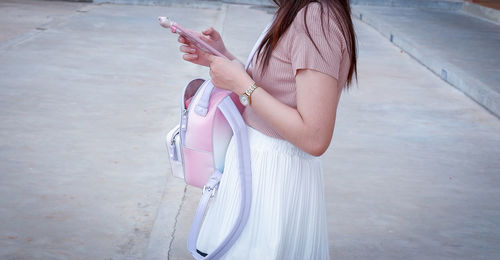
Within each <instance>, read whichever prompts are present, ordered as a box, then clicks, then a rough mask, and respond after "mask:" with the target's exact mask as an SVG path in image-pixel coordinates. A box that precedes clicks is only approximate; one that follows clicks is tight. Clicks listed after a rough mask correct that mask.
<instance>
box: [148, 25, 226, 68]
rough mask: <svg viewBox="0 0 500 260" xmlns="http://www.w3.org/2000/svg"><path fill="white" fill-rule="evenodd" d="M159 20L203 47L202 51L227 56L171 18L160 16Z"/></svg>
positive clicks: (200, 47) (166, 26)
mask: <svg viewBox="0 0 500 260" xmlns="http://www.w3.org/2000/svg"><path fill="white" fill-rule="evenodd" d="M158 21H160V25H161V26H163V27H165V28H174V30H175V32H176V33H177V34H179V35H181V36H183V37H184V38H186V39H187V40H188V41H190V42H191V43H193V44H194V45H195V46H196V47H198V48H199V49H201V50H202V51H205V52H208V53H211V54H213V55H216V56H219V57H222V58H226V59H227V57H226V56H224V55H223V54H222V53H220V52H219V51H218V50H216V49H215V48H213V47H212V46H210V45H208V44H207V43H206V42H205V41H203V40H202V39H200V38H198V37H197V36H196V35H194V34H192V33H190V32H189V31H188V30H185V29H184V28H183V27H182V26H180V25H179V24H177V23H176V22H173V21H172V20H170V19H169V18H168V17H162V16H160V17H158Z"/></svg>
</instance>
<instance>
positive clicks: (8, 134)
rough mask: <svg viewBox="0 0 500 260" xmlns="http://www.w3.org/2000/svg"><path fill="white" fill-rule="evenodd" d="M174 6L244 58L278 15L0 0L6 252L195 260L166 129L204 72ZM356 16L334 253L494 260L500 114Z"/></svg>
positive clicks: (330, 211) (333, 185) (184, 192)
mask: <svg viewBox="0 0 500 260" xmlns="http://www.w3.org/2000/svg"><path fill="white" fill-rule="evenodd" d="M170 14H171V16H172V17H173V18H177V20H179V21H182V23H183V24H184V25H185V26H186V27H191V28H193V29H195V30H201V29H203V28H205V27H206V26H215V27H216V28H217V29H219V30H221V31H222V32H223V37H224V39H225V41H226V44H227V46H228V48H229V49H230V50H231V51H232V52H233V53H235V54H236V55H237V56H238V57H239V58H240V59H241V60H244V59H245V58H246V55H247V54H248V52H249V51H250V48H251V47H252V45H253V43H254V41H255V39H256V38H257V36H258V35H259V33H260V31H261V30H262V29H263V28H264V26H265V24H266V23H267V22H268V21H269V19H270V18H271V14H270V10H269V9H267V8H260V7H255V6H248V5H232V4H221V3H217V2H213V3H211V4H210V5H203V6H196V5H189V6H182V5H180V4H174V5H167V6H154V5H148V6H140V5H135V6H131V5H120V4H89V3H67V2H57V1H47V2H45V1H33V0H20V1H14V0H7V1H2V2H0V21H1V23H0V29H1V30H2V34H1V37H2V38H1V42H0V89H1V91H0V120H1V122H2V123H1V124H0V172H1V174H0V259H190V257H189V254H188V252H187V250H186V248H185V244H186V238H187V233H188V229H189V225H190V223H191V219H192V216H193V215H194V210H195V207H196V204H197V202H198V199H199V197H200V190H198V189H196V188H191V187H186V185H184V183H183V182H182V181H181V180H178V179H175V178H173V177H172V176H171V175H170V170H169V164H168V159H167V154H166V152H165V149H164V143H163V140H164V135H165V133H166V132H167V131H168V130H169V129H170V128H171V127H173V126H174V125H175V124H176V121H177V120H178V118H177V117H178V107H177V104H178V98H179V95H180V91H181V89H182V88H183V86H184V85H185V84H186V83H187V82H188V81H189V80H190V79H192V78H196V77H206V76H207V74H208V71H207V69H206V68H201V67H199V66H196V65H192V64H189V63H186V62H183V61H182V60H181V58H180V57H181V55H180V53H178V51H177V49H178V43H177V42H176V40H175V37H173V36H172V35H170V34H169V33H167V32H166V31H165V30H164V29H163V28H161V27H160V26H158V24H157V22H156V17H157V16H158V15H170ZM248 17H252V22H251V23H249V22H248V19H247V18H248ZM355 28H356V32H357V35H358V43H359V48H360V49H359V82H358V84H357V85H355V86H353V87H352V89H351V90H349V91H347V92H344V93H343V94H342V98H341V103H340V105H339V110H338V116H337V121H336V127H335V134H334V138H333V141H332V144H331V146H330V148H329V150H328V151H327V153H326V154H325V155H323V165H324V169H325V191H326V200H327V215H328V225H329V226H328V233H329V240H330V241H329V242H330V253H331V257H332V259H497V258H500V248H498V244H499V242H500V229H499V227H500V204H499V203H498V201H499V200H500V190H499V189H498V186H499V185H500V175H499V174H498V173H499V169H500V120H499V119H498V118H497V117H496V116H494V115H493V114H492V113H490V112H489V111H488V110H487V109H485V108H484V107H483V106H481V105H479V104H478V103H476V102H475V101H473V100H471V99H470V98H469V97H468V96H467V95H465V94H463V93H462V92H461V91H459V90H457V89H456V88H454V87H453V86H451V85H450V84H448V83H447V82H445V81H443V80H442V79H441V78H440V77H438V76H436V75H435V74H434V73H432V72H431V71H429V70H428V69H427V68H426V67H424V66H422V64H421V63H419V62H418V61H416V60H415V59H414V58H413V57H412V56H410V55H409V54H408V53H407V52H405V51H402V50H401V49H400V48H398V47H396V46H394V45H393V44H392V43H391V42H390V41H388V40H387V39H386V38H384V37H383V36H382V35H381V34H380V33H379V32H378V31H376V30H374V28H373V27H371V26H368V25H367V24H365V23H364V19H363V21H359V20H355ZM7 29H8V33H7ZM467 33H469V32H467ZM485 38H488V37H485ZM492 55H494V54H492Z"/></svg>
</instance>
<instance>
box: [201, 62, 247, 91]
mask: <svg viewBox="0 0 500 260" xmlns="http://www.w3.org/2000/svg"><path fill="white" fill-rule="evenodd" d="M205 57H206V59H207V60H208V61H209V62H210V63H209V66H210V77H211V78H212V83H213V84H214V85H215V86H216V87H218V88H220V89H226V90H229V91H232V92H234V93H236V94H238V95H240V94H243V93H244V92H245V91H246V90H247V89H248V88H249V87H250V86H251V85H252V84H253V80H252V78H251V77H250V75H248V73H247V72H246V71H245V68H244V66H243V64H241V63H240V62H239V61H238V60H236V59H235V60H232V61H230V60H227V59H224V58H221V57H217V56H215V55H211V54H206V55H205Z"/></svg>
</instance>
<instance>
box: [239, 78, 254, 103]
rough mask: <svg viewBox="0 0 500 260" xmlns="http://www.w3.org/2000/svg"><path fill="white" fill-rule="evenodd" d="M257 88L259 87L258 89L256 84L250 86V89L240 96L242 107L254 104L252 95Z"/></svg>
mask: <svg viewBox="0 0 500 260" xmlns="http://www.w3.org/2000/svg"><path fill="white" fill-rule="evenodd" d="M257 88H258V87H257V85H256V84H255V82H254V83H253V84H252V85H251V86H250V88H248V89H247V91H245V93H243V94H241V95H240V102H241V104H242V105H244V106H248V105H250V104H252V93H253V91H254V90H255V89H257Z"/></svg>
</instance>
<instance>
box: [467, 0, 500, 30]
mask: <svg viewBox="0 0 500 260" xmlns="http://www.w3.org/2000/svg"><path fill="white" fill-rule="evenodd" d="M462 11H463V12H464V13H466V14H468V15H472V16H474V17H477V18H480V19H484V20H487V21H488V22H493V23H496V24H499V25H500V10H496V9H493V8H488V7H485V6H481V5H478V4H474V3H471V2H464V5H463V7H462Z"/></svg>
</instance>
